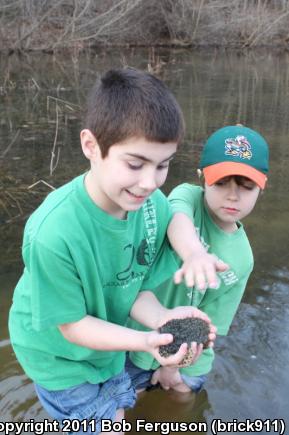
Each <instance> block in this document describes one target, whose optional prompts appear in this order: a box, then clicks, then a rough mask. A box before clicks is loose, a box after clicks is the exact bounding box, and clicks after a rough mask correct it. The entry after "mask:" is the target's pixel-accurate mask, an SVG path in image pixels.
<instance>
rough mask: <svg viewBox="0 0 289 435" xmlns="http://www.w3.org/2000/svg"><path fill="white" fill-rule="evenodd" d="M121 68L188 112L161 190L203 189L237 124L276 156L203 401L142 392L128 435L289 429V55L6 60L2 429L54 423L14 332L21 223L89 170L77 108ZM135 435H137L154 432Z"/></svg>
mask: <svg viewBox="0 0 289 435" xmlns="http://www.w3.org/2000/svg"><path fill="white" fill-rule="evenodd" d="M123 64H128V65H131V66H136V67H139V68H147V67H148V65H149V66H150V68H152V69H153V70H154V71H156V72H157V73H158V74H159V76H160V77H161V78H162V79H163V80H165V82H166V83H167V84H168V85H169V86H170V87H171V89H172V90H173V91H174V93H175V94H176V96H177V98H178V100H179V101H180V103H181V105H182V108H183V110H184V113H185V117H186V122H187V135H186V139H185V142H184V145H183V147H182V149H181V150H180V151H179V153H178V156H177V158H176V160H175V161H174V162H173V164H172V166H171V169H170V174H169V177H168V180H167V183H166V185H165V187H164V191H165V192H169V191H170V189H171V188H172V187H174V186H175V185H176V184H178V183H180V182H183V181H194V180H196V173H195V169H196V167H197V161H198V156H199V153H200V149H201V145H202V142H203V140H204V139H205V138H206V137H207V136H208V134H210V133H211V132H212V131H213V130H214V129H216V128H219V127H220V126H222V125H224V124H228V123H236V122H242V123H244V124H246V125H248V126H250V127H253V128H255V129H257V130H259V131H260V132H262V134H263V135H264V136H265V137H266V139H267V140H268V142H269V143H270V148H271V171H270V177H269V183H268V189H267V190H266V191H265V193H264V194H263V195H262V196H261V198H260V200H259V203H258V204H257V206H256V209H255V210H254V213H253V214H252V215H251V216H250V217H248V218H247V219H246V220H245V222H244V224H245V227H246V229H247V232H248V235H249V237H250V240H251V244H252V247H253V251H254V256H255V270H254V273H253V275H252V277H251V279H250V281H249V284H248V287H247V290H246V294H245V296H244V298H243V301H242V303H241V305H240V309H239V311H238V314H237V316H236V318H235V320H234V323H233V325H232V327H231V330H230V333H229V335H228V337H225V338H219V339H218V341H217V344H216V351H217V352H216V353H217V357H216V361H215V365H214V369H213V371H212V372H211V374H210V376H209V379H208V382H207V384H206V388H205V391H203V392H202V393H200V394H199V395H198V396H196V397H193V396H179V395H177V394H174V393H170V392H169V393H167V392H164V391H160V390H155V391H152V392H150V393H144V394H143V395H142V396H140V398H139V401H138V403H137V406H136V407H135V409H134V410H132V411H130V412H129V413H128V414H127V421H129V422H131V424H132V433H137V432H136V430H137V428H136V422H137V421H140V420H141V419H146V421H147V422H151V423H153V422H163V423H167V422H194V423H197V422H202V423H204V424H205V425H206V429H207V432H208V433H211V427H212V424H213V423H214V422H215V421H216V419H221V420H222V421H223V422H233V423H234V424H235V425H236V424H237V422H246V420H247V421H249V422H250V421H253V420H256V419H258V420H259V419H260V420H263V421H265V420H266V419H284V421H285V422H286V423H287V425H289V411H288V390H289V375H288V370H287V367H288V360H289V344H288V343H289V342H288V336H289V320H288V319H289V298H288V292H289V269H288V259H289V254H288V246H289V228H288V221H289V196H288V185H289V171H288V166H289V151H288V149H289V148H288V137H289V68H288V67H289V57H288V55H282V56H279V55H277V54H265V53H262V52H259V53H252V52H251V53H245V54H242V55H240V54H236V53H235V54H234V53H228V52H214V51H209V52H207V51H206V52H205V51H204V52H198V53H190V52H187V51H169V52H168V51H159V52H152V51H149V50H138V51H126V52H119V51H100V52H98V53H93V54H92V53H87V54H81V55H79V53H71V54H69V55H66V56H63V55H61V56H60V55H59V56H55V57H53V56H50V55H42V56H40V55H37V56H36V55H34V56H29V57H28V56H27V57H26V56H24V57H22V58H18V57H13V56H11V57H9V58H6V57H2V58H0V101H1V104H0V135H1V143H0V156H1V159H0V183H1V184H0V186H1V193H0V195H1V197H0V199H1V212H0V213H1V214H0V218H1V239H0V240H1V248H2V249H1V252H0V258H1V267H0V282H1V287H0V300H1V304H0V314H1V317H0V326H1V329H0V352H1V357H0V361H1V364H0V415H1V421H2V422H8V421H13V422H17V421H18V422H19V421H28V422H29V421H30V419H34V421H41V420H43V419H45V418H47V415H46V413H45V412H44V411H43V409H42V408H41V406H40V404H39V403H38V401H37V400H36V397H35V393H34V390H33V387H32V385H31V383H30V381H29V380H28V379H27V377H26V376H25V375H24V374H23V373H22V371H21V368H20V367H19V365H18V363H17V362H16V360H15V357H14V355H13V352H12V349H11V347H10V343H9V336H8V330H7V316H8V310H9V307H10V304H11V298H12V292H13V288H14V286H15V283H16V281H17V279H18V277H19V275H20V273H21V267H22V266H21V257H20V245H21V236H22V230H23V225H24V223H25V220H26V219H27V217H28V216H29V214H30V213H31V211H32V210H33V209H34V208H35V207H36V205H37V204H38V203H39V202H40V201H41V199H42V198H43V197H44V196H45V195H46V194H47V193H48V192H49V191H50V187H49V185H51V186H54V187H57V186H59V185H61V184H62V183H64V182H66V181H68V180H69V179H70V178H72V177H73V176H74V175H76V174H79V173H81V172H83V171H84V170H85V169H86V168H87V162H86V161H85V159H84V158H83V156H82V155H81V151H80V147H79V140H78V131H79V128H80V119H81V107H82V105H83V102H84V99H85V96H86V93H87V91H88V89H89V88H90V87H91V85H92V83H93V82H94V79H95V77H96V75H97V74H99V73H101V72H103V71H104V70H106V69H108V68H110V67H115V66H121V65H123ZM52 153H53V154H52ZM41 180H42V181H41ZM34 183H37V184H36V185H35V186H33V187H30V186H31V185H33V184H34ZM236 255H238V253H236ZM258 424H259V423H258ZM269 426H270V425H269V423H268V422H267V423H266V425H264V427H263V428H261V427H260V426H258V427H259V429H260V431H259V433H268V432H270V433H274V429H275V427H274V426H273V425H272V426H270V427H269ZM34 429H35V428H34ZM138 429H139V432H138V433H141V434H145V433H148V431H149V430H152V429H150V428H149V427H148V426H147V427H146V428H141V427H139V428H138ZM145 429H146V430H145ZM160 429H161V430H162V433H169V432H167V430H168V428H167V426H166V425H163V426H162V427H157V426H154V427H153V430H152V432H160ZM197 429H198V427H197V426H194V427H193V426H192V427H191V430H192V432H193V431H195V433H204V432H205V430H204V427H201V426H200V427H199V429H200V431H199V432H198V431H197ZM233 429H235V431H236V432H237V433H251V432H250V427H247V428H246V427H245V430H244V426H239V427H238V426H235V427H232V428H231V429H230V428H227V429H224V431H223V433H232V431H233ZM172 430H173V429H172V428H171V431H172ZM266 430H268V432H266ZM28 433H33V432H31V431H30V432H29V431H28ZM34 433H36V432H35V431H34ZM47 433H48V432H47ZM172 433H182V432H181V429H180V430H179V431H177V430H175V431H174V432H172Z"/></svg>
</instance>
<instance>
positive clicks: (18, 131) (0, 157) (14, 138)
mask: <svg viewBox="0 0 289 435" xmlns="http://www.w3.org/2000/svg"><path fill="white" fill-rule="evenodd" d="M19 133H20V130H17V132H16V133H15V136H14V137H13V139H12V141H11V142H10V144H9V145H8V147H7V148H6V150H5V151H4V152H3V153H2V154H1V156H0V159H4V157H5V156H6V154H7V153H8V151H9V150H10V148H11V147H12V145H13V144H14V143H15V142H16V140H17V138H18V136H19Z"/></svg>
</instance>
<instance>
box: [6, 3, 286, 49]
mask: <svg viewBox="0 0 289 435" xmlns="http://www.w3.org/2000/svg"><path fill="white" fill-rule="evenodd" d="M0 14H1V18H0V49H2V50H4V49H10V50H16V49H19V50H52V51H54V50H57V49H59V48H64V47H69V48H71V49H73V50H75V51H76V52H77V51H79V50H82V49H83V48H86V47H87V46H96V45H100V44H110V45H119V44H120V45H126V44H128V45H160V44H167V45H181V46H205V45H220V46H230V47H231V46H234V47H244V46H247V47H254V46H260V45H263V46H264V45H282V46H283V47H287V46H288V41H289V26H288V23H289V0H270V1H269V0H96V1H93V0H58V1H57V0H56V1H54V2H51V1H49V0H21V1H20V0H18V1H17V0H15V1H13V2H11V1H10V0H2V2H1V5H0Z"/></svg>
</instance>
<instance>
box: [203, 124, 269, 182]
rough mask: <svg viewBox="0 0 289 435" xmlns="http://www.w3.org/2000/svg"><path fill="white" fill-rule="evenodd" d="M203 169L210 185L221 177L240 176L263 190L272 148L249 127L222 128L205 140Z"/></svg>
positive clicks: (233, 126)
mask: <svg viewBox="0 0 289 435" xmlns="http://www.w3.org/2000/svg"><path fill="white" fill-rule="evenodd" d="M200 168H201V169H202V170H203V173H204V177H205V181H206V183H207V184H208V185H209V186H210V185H212V184H214V183H216V182H217V181H218V180H220V179H221V178H224V177H228V176H231V175H241V176H243V177H247V178H249V179H250V180H252V181H254V182H255V183H256V184H257V185H258V186H259V187H260V188H261V189H264V187H265V184H266V181H267V173H268V171H269V147H268V144H267V142H266V141H265V139H264V138H263V137H262V136H261V135H260V134H259V133H257V132H256V131H254V130H251V129H250V128H248V127H244V126H242V125H230V126H227V127H223V128H220V129H219V130H217V131H216V132H215V133H213V134H212V135H211V136H210V137H209V138H208V140H207V142H206V143H205V145H204V148H203V151H202V155H201V161H200Z"/></svg>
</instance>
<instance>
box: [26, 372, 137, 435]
mask: <svg viewBox="0 0 289 435" xmlns="http://www.w3.org/2000/svg"><path fill="white" fill-rule="evenodd" d="M34 385H35V389H36V392H37V395H38V397H39V400H40V402H41V403H42V405H43V407H44V408H45V409H46V411H47V412H48V414H49V415H51V417H53V418H54V419H56V420H58V421H59V423H60V427H62V428H63V429H64V430H65V432H66V433H69V434H74V433H76V434H78V435H80V434H98V433H99V432H101V420H102V419H108V420H111V421H113V420H114V419H115V414H116V411H117V410H118V409H121V408H133V406H134V404H135V401H136V393H135V390H134V388H133V386H132V382H131V379H130V377H129V376H128V374H127V373H126V372H125V371H122V372H121V373H120V374H119V375H116V376H114V377H113V378H111V379H108V380H107V381H106V382H104V383H103V384H89V383H88V382H87V383H84V384H81V385H76V386H75V387H71V388H66V389H65V390H59V391H48V390H46V389H45V388H43V387H40V386H39V385H37V384H34ZM66 420H67V422H66ZM69 420H70V422H69ZM63 421H64V423H63ZM80 422H84V423H83V425H80ZM88 423H89V424H88ZM84 424H85V425H86V426H84Z"/></svg>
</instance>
